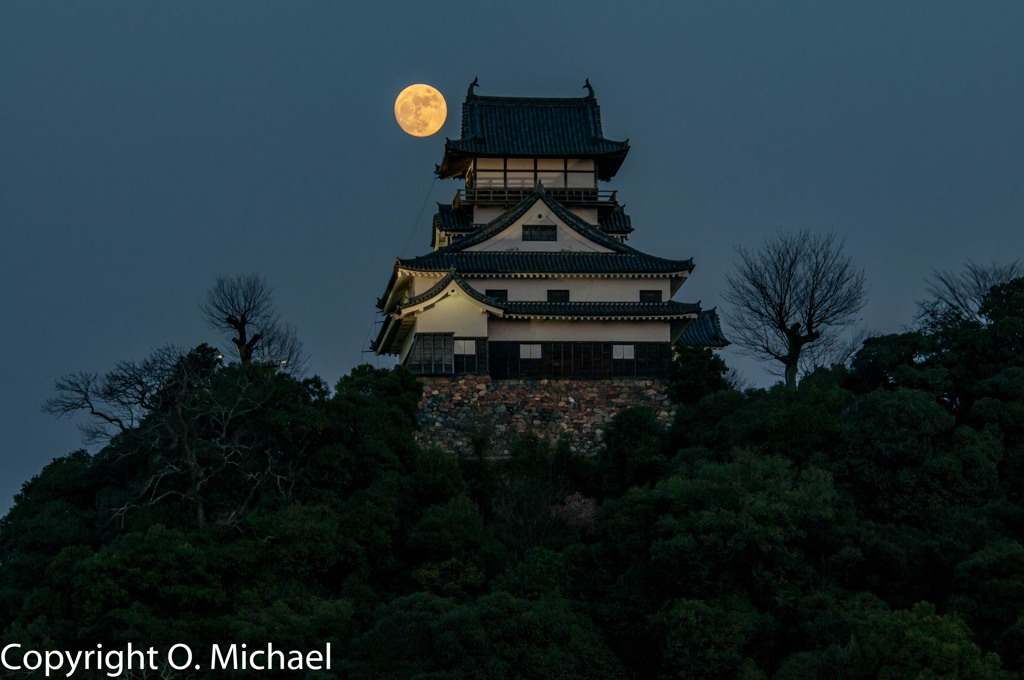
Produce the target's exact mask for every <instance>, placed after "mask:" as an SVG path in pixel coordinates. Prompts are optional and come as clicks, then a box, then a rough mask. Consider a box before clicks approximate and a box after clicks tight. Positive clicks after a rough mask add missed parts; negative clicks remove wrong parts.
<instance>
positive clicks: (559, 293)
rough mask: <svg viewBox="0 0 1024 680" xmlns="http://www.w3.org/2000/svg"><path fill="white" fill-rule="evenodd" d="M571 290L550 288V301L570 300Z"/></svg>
mask: <svg viewBox="0 0 1024 680" xmlns="http://www.w3.org/2000/svg"><path fill="white" fill-rule="evenodd" d="M568 301H569V291H568V290H549V291H548V302H568Z"/></svg>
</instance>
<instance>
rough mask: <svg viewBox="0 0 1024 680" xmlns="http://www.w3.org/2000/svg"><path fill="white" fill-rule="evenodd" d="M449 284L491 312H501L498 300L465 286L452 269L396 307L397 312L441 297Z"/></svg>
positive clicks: (463, 281)
mask: <svg viewBox="0 0 1024 680" xmlns="http://www.w3.org/2000/svg"><path fill="white" fill-rule="evenodd" d="M451 284H455V286H456V287H458V288H459V289H460V290H461V291H462V292H463V293H465V294H466V296H467V297H470V298H472V299H473V300H476V301H477V302H479V303H480V304H482V305H484V306H486V307H491V308H493V310H496V311H501V310H502V303H501V302H499V301H498V300H495V299H494V298H492V297H489V296H487V295H484V294H483V293H481V292H480V291H478V290H476V289H475V288H473V287H472V286H470V285H469V284H467V283H466V282H465V280H463V278H462V277H461V276H459V275H458V273H456V271H455V269H454V268H453V269H449V270H448V273H447V274H445V275H444V276H443V277H442V278H441V280H440V281H438V282H437V283H435V284H434V285H433V286H431V287H430V288H428V289H427V290H425V291H423V292H422V293H420V294H419V295H414V296H412V297H411V298H409V299H408V300H406V301H405V302H403V303H402V304H400V305H398V310H400V311H404V310H406V309H409V308H411V307H416V306H418V305H421V304H423V303H424V302H428V301H430V300H432V299H433V298H436V297H438V296H439V295H441V294H442V293H443V292H444V290H445V289H446V288H448V286H449V285H451Z"/></svg>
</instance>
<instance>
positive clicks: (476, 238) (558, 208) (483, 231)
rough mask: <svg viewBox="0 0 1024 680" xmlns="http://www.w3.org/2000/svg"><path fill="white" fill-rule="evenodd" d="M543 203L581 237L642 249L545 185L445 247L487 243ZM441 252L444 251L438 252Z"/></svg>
mask: <svg viewBox="0 0 1024 680" xmlns="http://www.w3.org/2000/svg"><path fill="white" fill-rule="evenodd" d="M538 201H539V202H541V203H543V204H544V205H545V206H547V207H548V208H549V209H550V210H551V212H553V213H554V214H555V217H557V218H558V219H559V220H561V221H562V223H563V224H565V226H567V227H568V228H569V229H572V230H573V231H575V232H576V233H577V234H579V235H580V236H583V237H584V238H586V239H588V240H590V241H593V242H594V243H596V244H598V245H601V246H604V247H605V248H610V249H612V250H615V251H618V252H620V253H628V252H638V251H634V250H633V249H632V248H630V247H629V246H627V245H624V244H623V243H620V242H619V241H617V240H616V239H613V238H611V237H610V236H608V235H607V234H605V233H604V232H603V231H601V230H600V229H598V228H597V227H595V226H594V225H592V224H590V223H589V222H587V221H586V220H584V219H583V218H582V217H580V216H579V215H577V214H576V213H574V212H573V211H571V210H569V209H568V208H566V207H565V206H564V205H562V204H561V203H559V202H558V201H556V200H555V199H554V198H552V197H551V195H550V194H548V193H547V192H546V191H545V190H544V186H543V185H537V188H536V189H534V190H533V191H532V192H530V193H529V194H527V195H526V197H524V198H523V200H521V201H519V203H517V204H516V205H514V206H512V207H511V208H509V209H508V210H506V211H505V212H503V213H502V214H501V215H499V216H498V217H496V218H494V219H493V220H491V221H490V222H488V223H487V224H486V225H484V226H483V227H481V228H480V229H477V230H476V231H475V232H473V233H472V234H470V235H469V236H466V237H464V238H461V239H459V240H458V241H456V242H455V243H452V244H451V245H450V246H448V247H447V248H445V250H449V251H458V250H465V249H466V248H469V247H470V246H475V245H477V244H479V243H483V242H484V241H487V240H488V239H490V238H493V237H494V236H497V235H498V234H500V233H501V232H503V231H505V230H506V229H508V228H509V227H510V226H512V225H513V224H515V222H516V220H518V219H519V218H521V217H522V216H523V215H525V214H526V213H527V212H529V210H530V208H532V207H533V206H534V205H536V204H537V202H538ZM438 252H440V251H438Z"/></svg>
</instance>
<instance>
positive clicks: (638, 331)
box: [488, 318, 671, 342]
mask: <svg viewBox="0 0 1024 680" xmlns="http://www.w3.org/2000/svg"><path fill="white" fill-rule="evenodd" d="M488 331H489V332H488V339H489V340H498V341H512V342H529V341H538V342H539V341H544V340H554V341H562V342H567V341H570V342H571V341H578V342H588V341H589V342H668V341H669V340H670V339H671V338H670V337H669V322H668V321H543V320H529V321H513V320H511V319H497V318H492V319H491V320H490V323H489V325H488Z"/></svg>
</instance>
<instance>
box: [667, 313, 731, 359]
mask: <svg viewBox="0 0 1024 680" xmlns="http://www.w3.org/2000/svg"><path fill="white" fill-rule="evenodd" d="M716 309H717V308H714V307H713V308H711V309H708V310H705V311H703V312H701V313H700V314H699V315H698V316H697V318H696V319H694V321H693V323H691V324H690V325H689V326H687V327H686V330H684V331H683V334H682V335H681V336H680V337H679V341H680V342H681V343H683V344H684V345H690V346H691V347H714V348H716V349H721V348H723V347H725V346H726V345H729V344H730V343H729V341H728V340H726V339H725V334H724V333H722V324H721V323H720V322H719V320H718V312H717V311H716Z"/></svg>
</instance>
